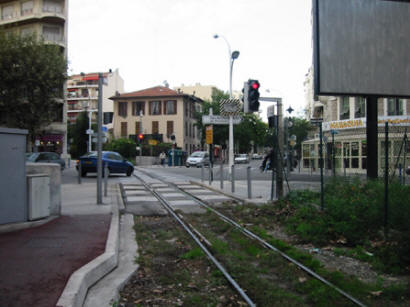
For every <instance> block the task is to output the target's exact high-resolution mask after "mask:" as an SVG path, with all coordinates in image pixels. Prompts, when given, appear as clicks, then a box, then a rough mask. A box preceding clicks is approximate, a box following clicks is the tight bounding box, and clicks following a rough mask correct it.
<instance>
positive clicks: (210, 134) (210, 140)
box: [205, 125, 214, 145]
mask: <svg viewBox="0 0 410 307" xmlns="http://www.w3.org/2000/svg"><path fill="white" fill-rule="evenodd" d="M205 133H206V143H207V144H208V145H212V144H213V142H214V135H213V126H212V125H210V126H206V130H205Z"/></svg>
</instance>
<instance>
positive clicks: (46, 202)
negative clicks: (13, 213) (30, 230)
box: [27, 174, 50, 221]
mask: <svg viewBox="0 0 410 307" xmlns="http://www.w3.org/2000/svg"><path fill="white" fill-rule="evenodd" d="M27 198H28V199H27V200H28V219H29V220H30V221H32V220H37V219H41V218H44V217H48V216H50V177H49V176H48V175H47V174H33V175H27Z"/></svg>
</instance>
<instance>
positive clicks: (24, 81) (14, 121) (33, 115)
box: [0, 33, 67, 142]
mask: <svg viewBox="0 0 410 307" xmlns="http://www.w3.org/2000/svg"><path fill="white" fill-rule="evenodd" d="M66 73H67V61H66V59H65V57H64V54H63V52H62V50H61V49H60V47H59V46H57V45H50V44H45V43H44V41H42V40H38V39H37V38H36V37H35V36H34V35H32V36H17V35H13V34H4V33H0V125H5V126H7V127H13V128H21V129H27V130H28V131H29V134H30V137H31V141H32V142H33V141H34V138H35V135H36V133H38V132H39V131H40V130H41V129H43V128H44V127H46V126H47V125H49V124H50V123H51V122H53V121H55V120H56V119H59V118H60V119H61V118H62V115H63V106H64V100H63V98H64V92H63V89H64V87H63V85H64V81H65V80H66Z"/></svg>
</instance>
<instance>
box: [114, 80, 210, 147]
mask: <svg viewBox="0 0 410 307" xmlns="http://www.w3.org/2000/svg"><path fill="white" fill-rule="evenodd" d="M110 99H112V100H113V101H114V138H121V137H125V138H135V137H136V135H138V134H139V133H143V134H144V136H145V139H156V140H158V141H159V142H169V143H171V142H173V140H172V139H171V136H175V142H176V145H177V146H178V147H181V148H182V149H183V150H185V151H186V152H187V153H188V154H190V153H192V152H193V151H195V150H196V149H198V148H200V146H201V144H200V139H201V138H200V134H199V130H198V129H197V127H196V126H195V123H196V119H195V118H194V113H195V111H199V110H201V106H202V102H203V100H202V99H200V98H198V97H196V96H194V95H189V94H184V93H181V92H178V91H174V90H172V89H169V88H167V87H163V86H156V87H152V88H147V89H143V90H140V91H135V92H131V93H124V94H118V95H116V96H113V97H111V98H110Z"/></svg>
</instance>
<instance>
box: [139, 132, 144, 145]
mask: <svg viewBox="0 0 410 307" xmlns="http://www.w3.org/2000/svg"><path fill="white" fill-rule="evenodd" d="M143 140H144V135H143V134H142V133H140V134H138V142H140V143H142V141H143Z"/></svg>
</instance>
